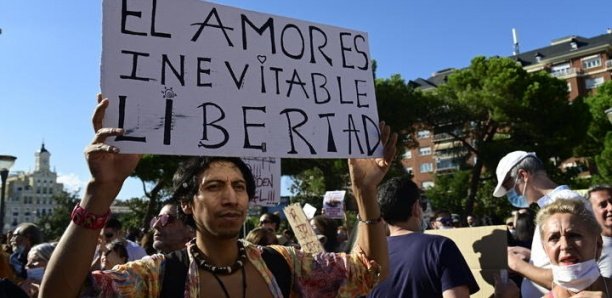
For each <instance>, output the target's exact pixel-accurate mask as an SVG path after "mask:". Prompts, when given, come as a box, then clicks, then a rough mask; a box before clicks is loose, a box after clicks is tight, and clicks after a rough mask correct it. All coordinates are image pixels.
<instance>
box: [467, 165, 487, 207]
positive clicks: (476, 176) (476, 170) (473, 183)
mask: <svg viewBox="0 0 612 298" xmlns="http://www.w3.org/2000/svg"><path fill="white" fill-rule="evenodd" d="M482 167H483V162H482V159H480V158H478V156H476V163H475V164H474V167H473V168H472V175H471V177H470V188H469V189H468V196H467V200H466V201H465V214H466V215H468V214H471V213H472V211H473V209H474V201H475V199H476V193H478V187H479V186H480V174H481V173H482Z"/></svg>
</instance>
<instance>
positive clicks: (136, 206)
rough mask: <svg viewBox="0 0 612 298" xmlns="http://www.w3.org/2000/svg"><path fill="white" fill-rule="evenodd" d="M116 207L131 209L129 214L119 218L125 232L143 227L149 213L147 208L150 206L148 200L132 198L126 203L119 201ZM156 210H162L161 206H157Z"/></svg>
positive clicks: (121, 215)
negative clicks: (143, 221)
mask: <svg viewBox="0 0 612 298" xmlns="http://www.w3.org/2000/svg"><path fill="white" fill-rule="evenodd" d="M116 205H117V206H125V207H128V208H130V212H129V213H122V214H119V216H118V219H119V221H121V224H122V225H123V230H124V231H127V230H128V229H130V228H134V229H137V230H140V229H141V228H142V227H143V225H142V219H143V218H144V217H145V214H146V213H147V208H148V206H149V201H148V200H143V199H141V198H131V199H129V200H126V201H117V202H116ZM158 205H159V204H158ZM155 209H160V206H156V208H155Z"/></svg>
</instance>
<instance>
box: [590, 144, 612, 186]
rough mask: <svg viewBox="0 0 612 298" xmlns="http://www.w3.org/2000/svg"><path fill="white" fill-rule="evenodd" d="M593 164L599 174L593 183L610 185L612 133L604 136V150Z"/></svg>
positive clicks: (611, 177)
mask: <svg viewBox="0 0 612 298" xmlns="http://www.w3.org/2000/svg"><path fill="white" fill-rule="evenodd" d="M595 162H596V163H597V169H598V171H599V173H598V175H597V176H596V177H595V179H594V180H595V181H594V182H595V183H610V181H612V132H608V133H607V134H606V138H605V141H604V149H603V151H601V153H600V154H599V155H597V156H595Z"/></svg>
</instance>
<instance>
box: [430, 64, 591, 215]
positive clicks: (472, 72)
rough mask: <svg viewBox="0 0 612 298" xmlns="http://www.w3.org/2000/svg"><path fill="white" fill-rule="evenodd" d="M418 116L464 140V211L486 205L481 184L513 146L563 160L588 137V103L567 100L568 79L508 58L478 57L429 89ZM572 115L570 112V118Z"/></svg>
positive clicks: (437, 130)
mask: <svg viewBox="0 0 612 298" xmlns="http://www.w3.org/2000/svg"><path fill="white" fill-rule="evenodd" d="M425 98H427V102H426V104H427V105H428V107H427V108H425V109H422V114H420V115H418V116H419V121H421V122H423V123H425V124H427V125H428V126H429V127H433V128H434V132H435V133H438V132H446V133H449V134H450V135H451V136H453V138H454V140H455V141H459V142H461V143H462V144H463V147H464V149H465V151H466V152H467V156H469V157H472V158H474V159H475V163H474V164H473V166H471V173H470V178H469V182H467V184H468V185H469V188H468V190H467V197H466V200H465V206H464V208H465V212H468V213H469V212H472V211H473V210H472V209H473V207H474V205H475V204H479V205H483V203H482V202H477V201H476V200H477V199H478V200H480V199H481V198H480V197H479V195H478V194H479V188H480V187H481V184H482V180H483V179H485V180H486V179H491V177H493V176H494V174H493V173H492V171H491V169H495V168H496V166H497V162H498V161H499V159H500V158H501V157H502V156H503V155H505V154H506V153H508V152H510V151H514V150H525V151H535V152H537V154H538V156H539V157H540V158H542V159H543V160H548V159H549V158H555V159H556V160H562V159H565V158H567V157H570V156H571V155H572V150H573V148H574V147H575V146H576V145H577V144H579V143H580V142H581V141H582V139H583V138H584V135H585V131H586V127H587V125H588V123H589V113H588V109H587V106H586V105H585V104H584V103H583V102H582V101H581V100H580V99H578V100H576V101H574V102H572V103H570V102H569V101H568V93H567V85H566V83H565V82H564V81H561V80H558V79H556V78H554V77H551V76H550V75H549V74H547V73H544V72H538V73H528V72H526V71H525V70H524V69H523V68H522V67H521V66H520V65H518V64H517V63H516V62H515V61H514V60H512V59H509V58H497V57H493V58H485V57H476V58H474V59H473V60H472V62H471V64H470V66H469V67H468V68H465V69H462V70H458V71H456V72H454V73H453V74H451V75H450V76H449V77H448V81H447V83H446V84H444V85H441V86H440V87H439V88H438V89H437V90H436V91H435V92H431V93H428V94H427V95H426V96H425ZM568 115H572V117H571V120H572V121H567V119H568Z"/></svg>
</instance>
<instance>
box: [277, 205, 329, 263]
mask: <svg viewBox="0 0 612 298" xmlns="http://www.w3.org/2000/svg"><path fill="white" fill-rule="evenodd" d="M283 211H284V212H285V216H286V217H287V221H288V222H289V225H291V229H293V233H294V234H295V238H296V239H297V241H298V243H299V244H300V247H301V249H302V250H303V251H304V252H308V253H319V252H325V250H324V249H323V246H322V245H321V242H319V239H318V238H317V235H316V234H315V232H314V230H313V229H312V226H311V225H310V222H309V221H308V219H307V218H306V214H305V213H304V210H303V209H302V208H301V207H300V203H294V204H291V205H289V206H287V207H285V208H284V209H283Z"/></svg>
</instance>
